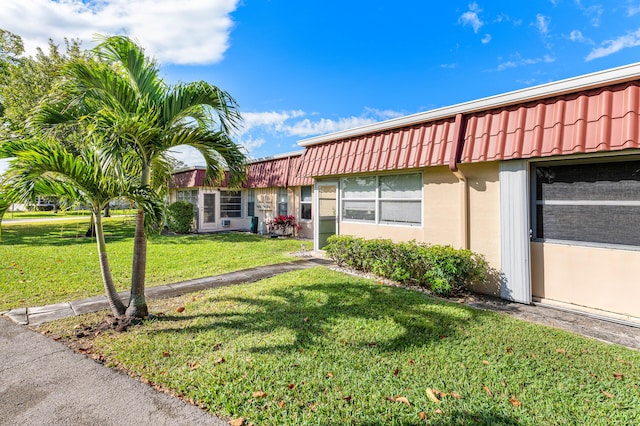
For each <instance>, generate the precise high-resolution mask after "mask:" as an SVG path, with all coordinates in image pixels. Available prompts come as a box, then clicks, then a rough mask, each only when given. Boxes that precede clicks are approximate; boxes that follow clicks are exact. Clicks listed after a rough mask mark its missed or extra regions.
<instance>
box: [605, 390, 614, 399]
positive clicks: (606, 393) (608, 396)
mask: <svg viewBox="0 0 640 426" xmlns="http://www.w3.org/2000/svg"><path fill="white" fill-rule="evenodd" d="M602 394H603V395H604V396H606V397H607V398H613V394H612V393H610V392H607V391H602Z"/></svg>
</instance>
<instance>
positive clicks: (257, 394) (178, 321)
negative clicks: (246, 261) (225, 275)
mask: <svg viewBox="0 0 640 426" xmlns="http://www.w3.org/2000/svg"><path fill="white" fill-rule="evenodd" d="M150 307H151V311H152V312H153V317H152V318H151V319H149V320H146V321H144V322H143V323H142V324H141V325H137V326H132V327H131V328H129V330H128V331H127V332H124V333H118V332H114V331H108V330H107V331H102V332H100V333H96V332H95V329H94V327H95V325H96V324H98V323H100V322H101V321H102V319H103V318H104V316H105V313H100V314H92V315H87V316H83V317H79V318H78V317H76V318H70V319H67V320H63V321H59V322H56V323H50V324H45V325H43V326H41V331H44V332H45V333H47V334H49V335H51V336H52V337H56V338H62V339H64V340H67V342H68V343H69V344H71V345H72V346H75V347H76V348H78V349H80V350H81V351H83V352H86V353H89V354H91V355H92V356H94V357H96V358H98V359H100V360H102V361H103V362H105V363H106V364H107V365H108V366H111V367H119V368H124V369H127V370H128V371H129V372H130V374H132V375H134V376H136V377H138V378H140V379H141V380H143V381H148V382H150V383H153V384H154V385H156V386H158V387H160V388H163V389H166V390H168V391H169V392H171V393H173V394H176V395H180V396H182V397H184V398H185V399H187V400H192V401H195V402H196V403H198V404H200V405H201V406H203V407H205V408H207V409H209V410H210V411H211V412H213V413H215V414H218V415H222V416H228V417H229V418H232V419H236V420H237V419H238V418H240V417H243V418H245V419H246V421H247V424H248V423H253V424H277V425H301V424H320V425H325V424H362V425H365V424H366V425H374V424H385V425H386V424H398V425H400V424H402V425H408V424H409V425H414V424H415V425H419V424H436V425H449V424H488V425H489V424H490V425H495V424H500V425H505V424H506V425H509V424H512V425H515V424H518V425H520V424H523V425H541V424H554V425H555V424H589V425H598V424H602V425H605V424H606V425H609V424H625V425H626V424H640V410H639V409H638V407H640V389H639V385H640V379H639V378H640V353H638V352H636V351H632V350H629V349H626V348H622V347H618V346H613V345H607V344H604V343H600V342H597V341H594V340H590V339H587V338H584V337H581V336H577V335H573V334H570V333H567V332H564V331H561V330H557V329H553V328H549V327H545V326H540V325H534V324H530V323H527V322H523V321H519V320H515V319H513V318H511V317H507V316H504V315H500V314H496V313H493V312H486V311H480V310H475V309H472V308H469V307H466V306H464V305H460V304H456V303H448V302H443V301H442V300H440V299H434V298H433V297H431V296H429V295H426V294H424V293H422V292H415V291H411V290H407V289H404V288H399V287H391V286H386V285H382V284H380V283H378V282H377V281H376V280H371V279H364V278H359V277H353V276H347V275H344V274H342V273H339V272H335V271H331V270H329V269H327V268H323V267H318V268H314V269H310V270H305V271H299V272H292V273H287V274H282V275H279V276H276V277H273V278H270V279H267V280H264V281H261V282H258V283H253V284H246V285H240V286H234V287H226V288H218V289H214V290H208V291H204V292H199V293H194V294H189V295H185V296H183V297H180V298H176V299H167V300H163V301H154V302H152V303H151V306H150ZM76 336H81V337H76ZM238 423H239V422H238Z"/></svg>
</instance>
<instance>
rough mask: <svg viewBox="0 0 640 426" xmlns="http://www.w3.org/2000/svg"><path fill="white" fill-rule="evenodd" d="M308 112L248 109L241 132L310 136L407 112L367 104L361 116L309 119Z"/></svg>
mask: <svg viewBox="0 0 640 426" xmlns="http://www.w3.org/2000/svg"><path fill="white" fill-rule="evenodd" d="M307 115H308V114H307V113H305V112H304V111H299V110H297V111H263V112H245V113H242V117H243V118H244V124H243V127H242V129H240V131H239V132H238V135H239V137H240V138H241V139H244V138H245V135H247V136H248V137H250V138H252V137H255V136H254V135H255V134H256V133H257V132H266V133H268V134H271V135H274V136H276V137H282V136H285V137H292V136H293V137H307V136H312V135H320V134H324V133H331V132H338V131H340V130H346V129H351V128H353V127H358V126H364V125H366V124H371V123H375V122H377V121H380V120H388V119H390V118H395V117H400V116H402V115H404V114H403V113H401V112H398V111H392V110H379V109H376V108H369V107H366V108H365V109H364V112H363V114H362V115H360V116H351V117H341V118H337V119H331V118H318V119H310V118H306V117H307ZM311 115H312V116H313V115H316V114H311ZM256 140H257V139H256ZM241 144H244V142H241ZM259 146H260V145H258V147H259ZM254 148H255V147H254Z"/></svg>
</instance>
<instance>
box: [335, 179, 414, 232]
mask: <svg viewBox="0 0 640 426" xmlns="http://www.w3.org/2000/svg"><path fill="white" fill-rule="evenodd" d="M414 175H419V177H420V186H419V191H420V197H419V198H415V197H407V198H400V197H382V190H381V188H380V181H381V179H384V178H385V177H389V176H395V177H399V176H414ZM354 178H367V179H373V180H374V185H373V186H374V188H375V189H374V191H373V197H362V196H359V197H345V195H344V194H345V186H347V185H346V184H345V181H346V180H347V179H354ZM390 201H396V202H404V203H407V204H413V205H419V215H420V222H408V221H406V222H402V221H387V220H382V217H381V216H382V205H383V204H384V203H385V202H390ZM345 202H346V203H349V202H366V203H372V204H373V219H353V218H348V217H345V216H344V209H345ZM347 205H348V204H347ZM340 221H342V222H352V223H362V224H370V225H384V226H401V227H410V228H419V227H422V226H423V225H424V174H423V173H422V172H420V171H416V172H410V173H394V174H383V175H364V176H347V177H343V178H341V179H340Z"/></svg>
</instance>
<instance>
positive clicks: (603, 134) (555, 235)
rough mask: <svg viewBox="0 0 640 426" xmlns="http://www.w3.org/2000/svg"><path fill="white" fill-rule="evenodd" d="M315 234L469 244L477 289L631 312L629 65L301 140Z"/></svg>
mask: <svg viewBox="0 0 640 426" xmlns="http://www.w3.org/2000/svg"><path fill="white" fill-rule="evenodd" d="M299 144H300V145H301V146H302V147H304V153H303V155H302V157H301V159H300V166H299V170H298V176H300V177H304V178H305V179H309V178H313V179H314V199H313V201H314V202H313V206H314V211H313V213H314V218H315V220H314V222H313V225H314V230H313V233H314V242H315V248H316V249H322V248H323V247H324V245H325V244H326V238H327V237H328V236H329V235H333V234H348V235H355V236H361V237H366V238H378V237H380V238H390V239H392V240H396V241H407V240H417V241H421V242H427V243H438V244H449V245H451V246H454V247H457V248H469V249H471V250H473V251H475V252H478V253H481V254H483V255H484V256H485V257H486V258H487V260H488V261H489V262H490V263H491V265H492V266H493V267H494V268H496V270H497V271H499V272H500V274H501V279H499V280H496V282H495V283H492V284H490V285H488V286H486V287H483V288H476V290H477V291H479V292H483V293H488V294H494V295H499V296H501V297H502V298H504V299H509V300H514V301H518V302H523V303H532V302H535V303H541V304H549V305H554V306H556V307H559V308H562V309H573V310H581V311H586V312H589V313H591V314H594V315H602V316H606V317H608V318H616V319H618V320H620V321H627V322H640V303H638V301H639V300H640V149H639V148H640V63H637V64H632V65H628V66H623V67H619V68H614V69H610V70H606V71H602V72H597V73H593V74H588V75H584V76H581V77H576V78H570V79H567V80H562V81H557V82H553V83H548V84H543V85H540V86H536V87H532V88H528V89H523V90H518V91H514V92H510V93H506V94H501V95H497V96H492V97H488V98H484V99H479V100H475V101H470V102H465V103H462V104H458V105H453V106H449V107H444V108H439V109H435V110H432V111H427V112H423V113H419V114H414V115H409V116H405V117H400V118H395V119H392V120H388V121H384V122H380V123H374V124H370V125H366V126H363V127H358V128H353V129H349V130H345V131H340V132H336V133H332V134H327V135H322V136H318V137H313V138H310V139H305V140H302V141H300V143H299Z"/></svg>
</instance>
